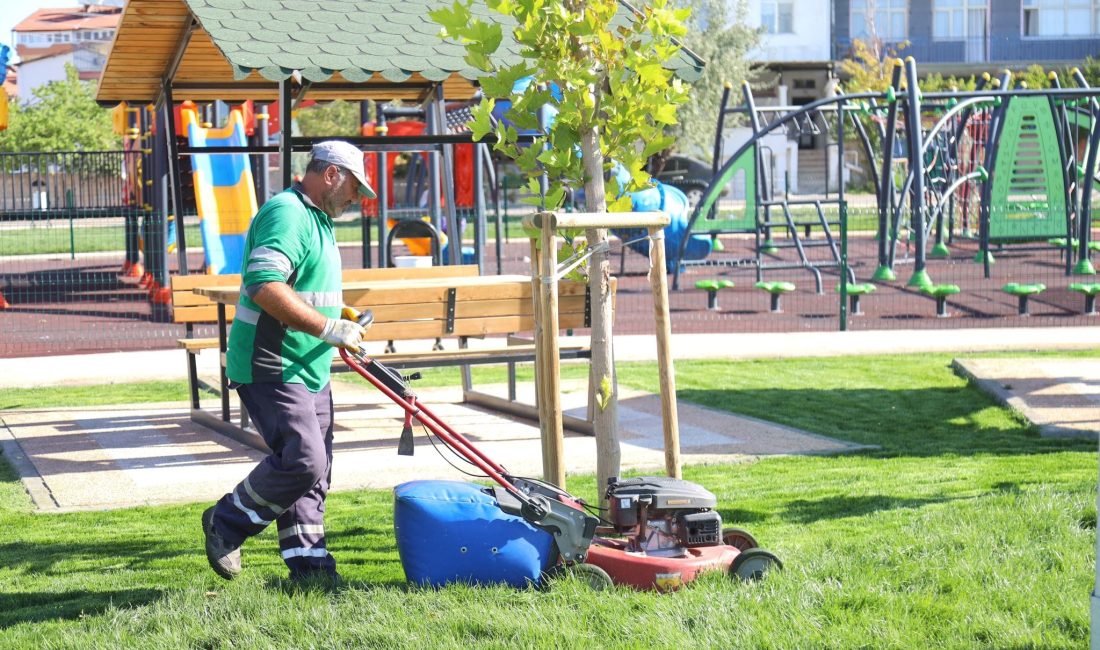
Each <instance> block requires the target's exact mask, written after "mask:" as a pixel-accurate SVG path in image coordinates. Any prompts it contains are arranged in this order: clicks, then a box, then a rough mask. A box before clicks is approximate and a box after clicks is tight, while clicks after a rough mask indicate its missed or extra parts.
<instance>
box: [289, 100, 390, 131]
mask: <svg viewBox="0 0 1100 650" xmlns="http://www.w3.org/2000/svg"><path fill="white" fill-rule="evenodd" d="M371 114H372V115H373V112H372V113H371ZM294 119H295V120H296V121H297V122H298V129H299V130H300V131H301V134H302V135H304V136H307V137H309V136H317V137H326V136H330V135H331V136H358V135H362V133H361V132H360V124H359V102H345V101H342V100H336V101H332V102H326V103H324V104H314V105H312V106H308V107H306V108H302V109H299V110H298V114H297V116H296V117H295V118H294Z"/></svg>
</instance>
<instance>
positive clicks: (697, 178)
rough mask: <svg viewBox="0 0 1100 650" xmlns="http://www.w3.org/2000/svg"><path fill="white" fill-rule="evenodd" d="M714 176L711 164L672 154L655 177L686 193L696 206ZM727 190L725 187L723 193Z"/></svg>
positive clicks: (691, 202) (690, 202) (691, 203)
mask: <svg viewBox="0 0 1100 650" xmlns="http://www.w3.org/2000/svg"><path fill="white" fill-rule="evenodd" d="M713 176H714V175H713V173H712V172H711V168H710V164H708V163H705V162H703V161H702V160H699V159H697V158H692V157H690V156H683V155H672V156H669V157H668V160H666V161H665V166H664V168H663V169H662V170H661V171H660V173H658V174H655V175H654V176H653V177H654V178H655V179H657V180H659V181H661V182H662V183H664V184H666V185H671V186H673V187H675V188H676V189H678V190H680V191H681V192H683V193H684V194H686V195H687V199H688V204H689V205H692V206H694V205H695V204H696V203H698V202H699V201H700V200H701V199H702V198H703V192H705V191H706V190H707V188H708V187H710V181H711V179H712V178H713ZM727 191H728V190H727V189H723V190H722V194H725V193H726V192H727Z"/></svg>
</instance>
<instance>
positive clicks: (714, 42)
mask: <svg viewBox="0 0 1100 650" xmlns="http://www.w3.org/2000/svg"><path fill="white" fill-rule="evenodd" d="M675 2H676V4H677V5H680V6H683V7H686V8H688V9H691V16H690V17H689V18H688V20H687V32H686V33H685V34H684V37H683V43H684V47H686V48H688V49H690V50H691V51H692V52H695V53H696V54H698V55H699V56H700V57H701V58H702V59H703V60H705V61H706V62H707V67H706V68H705V69H704V70H703V76H702V77H701V78H699V79H698V80H697V81H694V82H692V84H691V91H690V96H691V101H689V102H687V103H686V104H684V105H683V106H681V107H680V110H679V112H678V113H677V119H678V120H679V123H678V124H675V125H673V126H671V127H670V128H669V132H670V133H672V134H673V135H674V136H675V137H676V144H675V148H676V150H678V151H680V152H683V153H686V154H689V155H692V156H695V157H698V158H701V159H703V160H707V161H709V160H710V159H711V157H712V156H713V155H714V130H715V128H716V127H717V121H718V109H719V104H720V103H721V100H722V90H723V88H724V87H725V84H726V82H727V81H728V82H732V83H733V84H734V86H735V87H736V86H738V85H739V84H740V83H741V81H742V80H744V79H751V78H752V77H754V76H756V72H755V71H754V70H753V64H752V62H751V61H749V60H748V58H747V55H748V53H749V52H750V51H751V50H753V49H754V48H755V47H757V46H758V45H759V44H760V30H758V29H755V28H752V27H749V26H748V24H747V23H746V14H747V8H746V3H745V0H734V2H727V1H726V0H675Z"/></svg>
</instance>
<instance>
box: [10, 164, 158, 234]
mask: <svg viewBox="0 0 1100 650" xmlns="http://www.w3.org/2000/svg"><path fill="white" fill-rule="evenodd" d="M141 175H142V169H141V153H140V152H138V151H60V152H48V153H41V152H35V153H0V220H23V219H31V220H33V219H36V218H41V217H47V216H49V215H51V214H56V213H60V212H64V213H65V214H66V215H67V216H75V217H97V216H111V215H118V214H125V213H129V212H136V211H140V210H141V209H142V207H143V205H142V201H141V183H142V182H143V181H142V177H141Z"/></svg>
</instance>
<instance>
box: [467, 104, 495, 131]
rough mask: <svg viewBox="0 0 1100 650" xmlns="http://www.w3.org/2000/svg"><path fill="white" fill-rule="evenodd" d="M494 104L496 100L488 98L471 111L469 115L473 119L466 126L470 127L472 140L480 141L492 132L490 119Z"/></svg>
mask: <svg viewBox="0 0 1100 650" xmlns="http://www.w3.org/2000/svg"><path fill="white" fill-rule="evenodd" d="M495 104H496V100H494V99H492V98H490V99H488V100H486V101H483V102H480V103H479V104H478V105H477V106H475V107H474V108H473V109H471V111H470V114H471V115H473V118H474V119H473V120H471V121H470V122H468V123H467V126H469V127H470V131H471V136H472V138H473V139H474V140H481V139H482V138H484V137H485V136H486V134H488V133H489V132H490V131H492V130H493V125H492V117H493V106H494V105H495Z"/></svg>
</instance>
